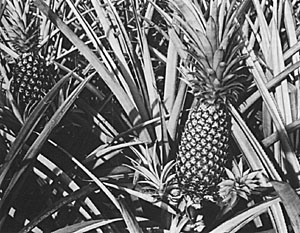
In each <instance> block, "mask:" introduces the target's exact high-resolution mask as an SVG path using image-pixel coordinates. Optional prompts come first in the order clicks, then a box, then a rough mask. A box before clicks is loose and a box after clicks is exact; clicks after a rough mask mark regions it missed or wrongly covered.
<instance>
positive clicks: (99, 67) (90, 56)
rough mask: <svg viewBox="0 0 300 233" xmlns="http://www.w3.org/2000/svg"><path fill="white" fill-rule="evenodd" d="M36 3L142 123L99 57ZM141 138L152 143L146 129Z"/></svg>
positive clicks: (133, 119)
mask: <svg viewBox="0 0 300 233" xmlns="http://www.w3.org/2000/svg"><path fill="white" fill-rule="evenodd" d="M34 3H35V4H36V5H37V7H38V8H39V9H40V10H41V11H42V12H43V13H44V14H45V15H46V16H47V17H48V18H49V19H50V20H51V22H52V23H53V24H54V25H56V26H57V27H58V28H59V29H60V30H61V32H62V33H64V34H65V36H66V37H67V38H68V39H69V40H70V41H71V42H72V43H73V44H74V45H75V46H76V47H77V49H78V50H79V51H80V52H81V53H82V54H83V55H84V56H85V58H86V59H87V60H88V61H89V62H90V63H91V65H93V67H94V68H95V69H96V71H97V72H98V73H99V75H100V76H101V77H102V79H103V80H104V81H105V82H106V84H107V85H108V86H109V88H110V89H111V91H112V92H113V93H114V94H115V96H116V98H117V99H118V101H119V102H120V104H121V105H122V106H123V108H124V110H125V112H126V113H127V114H128V116H129V118H130V119H131V122H132V123H133V125H136V124H138V123H140V122H141V120H142V118H141V116H140V114H139V112H138V111H137V109H136V107H135V106H134V104H133V103H132V101H131V99H130V98H129V97H128V95H127V94H126V92H125V91H124V89H122V87H121V86H120V84H119V83H118V82H117V81H116V80H115V78H114V76H113V74H112V73H111V72H109V71H108V70H107V69H106V67H105V66H104V65H103V63H102V62H101V61H100V60H99V59H98V58H97V56H96V55H95V54H94V53H93V52H92V51H91V50H90V49H89V47H88V46H86V45H85V44H84V42H83V41H81V40H80V39H79V38H78V37H77V36H76V35H75V34H74V33H73V32H72V30H71V29H70V28H69V27H68V26H67V25H66V24H65V23H64V22H63V21H62V20H61V19H60V18H59V17H58V16H57V15H56V14H55V13H54V12H53V11H52V10H51V9H50V8H49V7H48V6H47V5H46V4H45V3H44V2H43V1H41V0H35V1H34ZM140 133H141V138H142V140H144V141H150V136H149V134H148V133H147V131H146V130H145V129H142V131H141V132H140Z"/></svg>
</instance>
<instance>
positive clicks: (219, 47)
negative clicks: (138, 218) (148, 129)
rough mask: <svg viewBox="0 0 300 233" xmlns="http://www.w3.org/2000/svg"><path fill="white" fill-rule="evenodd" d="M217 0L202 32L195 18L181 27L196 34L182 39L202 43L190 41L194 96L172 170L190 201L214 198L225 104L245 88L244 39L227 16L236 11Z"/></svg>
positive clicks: (223, 146) (222, 156) (226, 133)
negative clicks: (174, 171)
mask: <svg viewBox="0 0 300 233" xmlns="http://www.w3.org/2000/svg"><path fill="white" fill-rule="evenodd" d="M175 2H176V1H175ZM217 2H218V1H210V9H209V11H210V15H209V16H208V19H207V21H206V29H205V30H204V31H203V32H200V31H198V30H196V28H200V26H199V27H195V25H192V23H195V21H188V20H187V21H185V23H186V24H185V28H184V29H186V28H187V26H188V27H189V28H188V29H186V30H184V31H185V32H186V33H187V32H194V33H195V34H190V35H188V36H187V37H186V38H195V37H196V36H197V40H198V41H200V42H201V43H197V42H196V41H197V40H196V39H195V40H191V41H189V42H188V46H189V47H188V49H187V50H188V57H189V63H188V66H189V68H190V67H192V72H191V75H192V77H193V78H192V79H191V80H188V83H189V85H190V87H191V88H192V91H193V94H194V97H195V98H196V100H197V101H195V102H196V104H195V105H194V107H193V108H192V109H191V111H190V114H189V116H188V119H187V121H186V123H185V126H184V129H183V132H182V135H181V140H180V143H179V149H178V154H177V167H176V173H177V179H178V183H179V185H180V187H181V189H182V191H183V193H184V194H185V195H186V196H188V197H190V198H191V199H192V201H193V202H194V203H201V201H202V200H203V198H208V199H210V200H216V199H217V198H218V183H220V182H221V180H222V176H223V173H224V167H225V163H226V161H227V159H228V148H229V137H230V128H231V117H230V114H229V111H228V105H229V103H230V102H234V101H235V100H236V99H237V97H238V94H239V92H240V91H241V90H242V89H243V88H244V86H243V85H242V82H241V81H240V79H239V78H240V77H241V76H243V75H241V72H240V69H241V68H244V66H243V59H244V58H245V57H244V56H242V55H241V51H240V46H241V45H242V44H243V40H242V37H241V36H240V34H239V32H240V31H239V25H238V22H237V21H235V20H232V19H233V18H234V17H231V16H232V15H233V14H235V13H236V11H227V10H228V9H229V8H228V9H226V7H224V5H223V6H222V7H221V6H218V4H217ZM224 2H225V1H223V3H220V4H225V3H224ZM178 7H179V8H180V6H178ZM189 7H192V5H190V6H189ZM224 9H226V10H224ZM220 11H223V12H220ZM226 13H227V15H226ZM224 16H225V17H224ZM199 21H201V20H200V19H199ZM196 33H197V34H198V35H196Z"/></svg>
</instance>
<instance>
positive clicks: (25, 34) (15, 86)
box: [2, 0, 54, 113]
mask: <svg viewBox="0 0 300 233" xmlns="http://www.w3.org/2000/svg"><path fill="white" fill-rule="evenodd" d="M34 10H35V8H34V6H33V5H32V4H31V1H30V0H27V1H13V2H11V1H8V2H7V4H6V11H5V14H4V18H3V19H2V24H3V27H4V31H5V32H6V35H7V37H8V42H9V44H10V45H11V48H12V50H13V51H14V52H16V53H17V54H18V55H19V56H18V57H17V58H16V59H15V62H14V64H13V65H12V67H11V77H12V78H11V83H10V90H11V93H12V95H13V97H14V99H15V101H16V103H17V105H18V106H19V109H20V111H21V112H22V113H24V111H25V110H26V111H27V112H29V111H30V107H31V106H33V105H34V104H35V103H37V102H38V101H39V100H41V99H42V97H43V96H45V94H47V92H48V91H49V90H50V89H51V87H52V86H53V85H54V69H53V65H47V63H46V61H45V60H44V59H43V58H42V57H41V56H40V55H39V53H38V51H39V42H40V38H39V26H40V24H39V19H38V17H37V16H36V15H35V13H36V12H34Z"/></svg>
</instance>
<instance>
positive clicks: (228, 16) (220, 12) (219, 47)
mask: <svg viewBox="0 0 300 233" xmlns="http://www.w3.org/2000/svg"><path fill="white" fill-rule="evenodd" d="M173 2H175V3H176V4H177V7H178V8H179V9H181V11H178V12H177V13H178V14H180V13H181V15H182V17H181V18H179V17H178V18H179V19H178V21H179V22H180V24H181V28H182V31H183V32H184V38H187V43H186V44H185V52H186V54H187V55H186V59H185V61H186V65H187V67H188V69H189V70H191V72H189V74H190V75H188V79H187V80H186V81H187V83H188V85H189V86H190V87H191V89H192V92H193V94H194V96H195V97H197V98H199V100H200V101H208V102H216V101H217V102H227V101H230V102H234V101H236V100H237V99H238V96H239V93H240V92H241V91H242V90H244V84H243V83H244V82H245V78H244V77H247V75H246V74H247V73H246V72H245V70H246V69H245V68H246V67H245V62H244V60H245V58H246V56H245V55H243V53H242V48H243V46H244V41H243V37H242V35H241V30H240V28H241V26H240V25H241V23H242V22H241V20H242V19H241V15H242V13H243V12H244V11H245V7H246V6H247V5H246V4H247V3H248V2H249V1H247V0H246V1H242V2H237V1H232V2H231V3H230V4H228V2H227V1H218V0H212V1H210V2H209V6H208V7H209V9H208V8H207V9H205V7H203V6H199V4H196V3H195V4H194V1H192V3H191V4H190V5H188V4H186V6H185V8H183V6H182V5H183V4H181V3H179V0H173ZM180 4H181V5H180ZM183 9H184V10H183ZM207 11H208V12H209V13H208V16H207V17H206V18H205V16H204V15H205V14H204V12H207Z"/></svg>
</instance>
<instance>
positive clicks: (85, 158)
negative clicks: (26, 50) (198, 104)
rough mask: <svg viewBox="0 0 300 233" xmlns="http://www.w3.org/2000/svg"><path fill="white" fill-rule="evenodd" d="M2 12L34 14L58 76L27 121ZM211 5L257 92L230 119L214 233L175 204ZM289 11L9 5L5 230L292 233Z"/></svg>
mask: <svg viewBox="0 0 300 233" xmlns="http://www.w3.org/2000/svg"><path fill="white" fill-rule="evenodd" d="M7 4H8V5H9V6H10V7H12V6H13V7H14V8H15V9H16V11H19V13H20V15H22V13H24V12H23V11H24V9H28V8H26V4H33V5H31V7H30V10H31V11H33V12H30V14H31V15H36V16H37V17H38V18H39V24H40V31H39V33H40V47H39V52H40V54H43V57H44V58H45V59H47V60H49V62H51V63H53V64H55V65H56V72H57V78H56V79H57V80H58V81H57V83H56V84H55V86H54V87H53V88H52V89H51V91H50V92H49V93H47V94H46V95H45V97H44V98H43V99H42V100H41V101H40V102H39V103H37V105H36V106H35V107H34V108H33V109H32V110H31V111H30V113H29V114H28V115H26V116H22V113H21V112H20V111H19V110H18V105H17V104H16V103H15V102H14V100H13V99H12V97H11V93H10V88H9V85H10V80H11V77H10V72H11V70H10V68H11V64H12V63H13V62H14V59H15V58H16V57H17V56H18V51H15V49H16V48H14V47H12V46H11V44H10V43H9V42H10V41H9V38H7V35H6V33H5V24H3V22H2V21H3V20H5V16H4V15H5V11H6V6H7ZM213 6H215V7H218V8H219V9H221V10H220V12H221V13H222V14H220V15H219V18H218V19H217V20H219V25H222V22H227V21H226V20H228V19H227V18H226V13H228V12H235V13H234V14H233V15H234V17H233V18H231V19H230V20H232V21H233V22H235V25H236V26H238V27H239V30H241V31H242V34H243V37H244V40H245V43H243V44H241V45H238V47H239V48H241V51H243V56H242V58H243V60H244V59H245V62H246V65H247V66H244V65H243V70H244V69H247V73H246V74H247V75H249V76H250V77H251V78H253V84H255V85H252V86H250V87H249V91H247V92H245V93H244V95H242V101H243V104H241V105H238V104H237V105H235V106H230V107H229V108H230V112H231V115H232V117H233V118H232V136H233V139H235V142H232V147H234V148H236V151H238V152H237V153H235V154H238V155H241V156H242V157H243V159H241V160H240V161H239V162H237V163H233V166H229V167H228V168H226V173H227V176H228V179H225V180H224V181H223V182H221V183H220V184H219V186H220V196H221V197H223V198H222V199H221V200H220V206H221V208H219V209H218V208H217V211H216V213H217V214H216V215H218V216H217V217H216V219H215V221H214V222H213V223H211V220H212V219H209V218H210V217H211V213H207V212H206V211H207V209H209V208H210V207H211V206H210V204H211V203H208V207H207V208H205V206H201V207H200V209H198V210H197V209H195V208H194V206H193V205H191V203H190V202H189V200H187V199H186V198H185V197H184V196H182V195H181V192H180V189H179V188H178V186H177V184H176V179H175V175H174V159H175V156H176V150H177V143H178V138H180V137H179V136H180V132H181V127H182V125H183V123H184V121H185V119H186V117H187V113H188V109H189V108H190V106H191V104H192V102H193V95H191V94H190V92H189V90H190V89H189V88H188V85H187V82H186V80H190V79H191V75H192V72H191V70H190V69H189V68H190V66H189V63H188V62H187V57H188V53H187V48H188V46H194V48H196V47H197V43H196V42H200V43H201V41H202V39H203V37H201V35H202V34H201V33H202V32H203V30H204V29H205V28H206V27H207V24H208V23H211V22H210V20H209V19H210V17H209V15H207V14H214V7H213ZM293 7H294V8H293ZM207 12H208V13H207ZM294 12H295V14H297V12H298V11H297V7H296V3H295V4H294V3H291V2H290V1H280V2H277V1H273V2H272V1H258V0H246V1H235V0H233V1H217V0H215V1H204V0H203V1H193V0H170V1H167V4H166V2H165V1H156V2H154V1H146V0H138V1H130V0H120V1H110V0H103V1H97V0H91V1H72V0H66V1H56V0H50V1H43V0H34V1H25V2H24V1H19V0H6V1H3V2H2V3H1V8H0V17H1V22H2V24H1V30H0V32H1V43H0V49H1V53H0V56H1V65H0V71H1V92H0V163H1V167H0V192H1V193H0V194H1V198H0V210H1V211H0V213H1V214H0V231H1V232H2V231H3V232H53V231H55V232H95V231H97V232H127V231H129V232H134V233H137V232H172V233H173V232H174V233H176V232H183V231H186V232H192V231H199V232H200V231H202V232H208V231H209V232H237V231H238V230H240V229H242V228H243V227H245V226H246V227H249V225H250V226H251V227H252V228H251V229H252V231H253V232H254V231H259V230H260V229H262V228H263V229H274V230H275V232H280V233H281V232H288V231H289V229H290V227H289V225H290V226H291V227H292V228H293V230H294V232H300V229H299V228H300V226H299V217H298V216H299V215H300V214H299V212H300V211H299V210H298V209H297V208H298V206H300V205H299V202H300V200H299V198H298V196H297V194H296V192H295V191H294V189H296V188H298V187H299V170H300V166H299V162H298V158H297V151H298V150H299V140H298V138H299V131H298V129H299V125H300V123H299V119H298V118H299V117H298V116H299V112H300V110H299V101H298V99H299V93H300V92H299V80H298V75H299V66H300V63H299V54H298V51H299V48H300V46H299V45H300V43H299V42H298V38H299V22H297V20H296V19H295V17H296V16H295V14H294ZM24 18H26V17H25V16H24ZM19 23H22V22H19ZM197 30H200V31H199V33H198V34H197V33H196V32H198V31H197ZM218 30H219V31H218V32H219V33H221V34H220V35H216V36H219V37H220V38H223V37H222V33H223V30H221V29H220V28H219V29H218ZM201 38H202V39H201ZM191 40H192V41H193V43H194V44H192V43H190V42H191ZM202 42H203V41H202ZM198 46H199V47H201V46H200V45H198ZM203 56H204V57H205V56H208V54H203ZM236 59H237V60H238V61H240V60H239V59H241V58H240V57H238V58H236ZM231 61H235V58H234V57H232V60H231ZM238 61H237V64H239V63H238ZM220 62H222V61H219V63H220ZM223 65H225V66H226V65H227V66H228V67H234V69H235V70H238V67H236V66H232V65H231V64H223ZM235 81H236V80H235ZM48 109H52V111H51V112H52V114H51V115H50V116H49V118H50V119H49V121H47V122H45V121H43V119H44V118H43V116H44V115H45V114H48V112H49V111H47V110H48ZM261 139H262V140H261ZM260 140H261V141H260ZM235 154H234V156H235ZM244 169H246V171H245V172H244ZM261 174H263V175H261ZM260 175H261V177H263V178H264V179H267V180H275V181H272V182H271V184H272V186H270V185H266V184H262V183H261V181H262V178H260V179H258V177H259V176H260ZM288 183H289V184H288ZM272 187H273V188H272ZM291 187H293V188H291ZM243 200H244V201H243ZM245 202H246V205H245V206H243V204H244V203H245ZM281 203H283V205H281ZM241 206H242V207H241ZM283 208H285V210H283ZM239 211H240V212H239ZM285 213H287V214H285ZM201 216H202V217H201ZM206 219H209V220H210V221H207V220H206ZM250 222H251V224H248V223H250ZM124 223H125V224H124ZM202 223H204V224H202Z"/></svg>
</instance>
